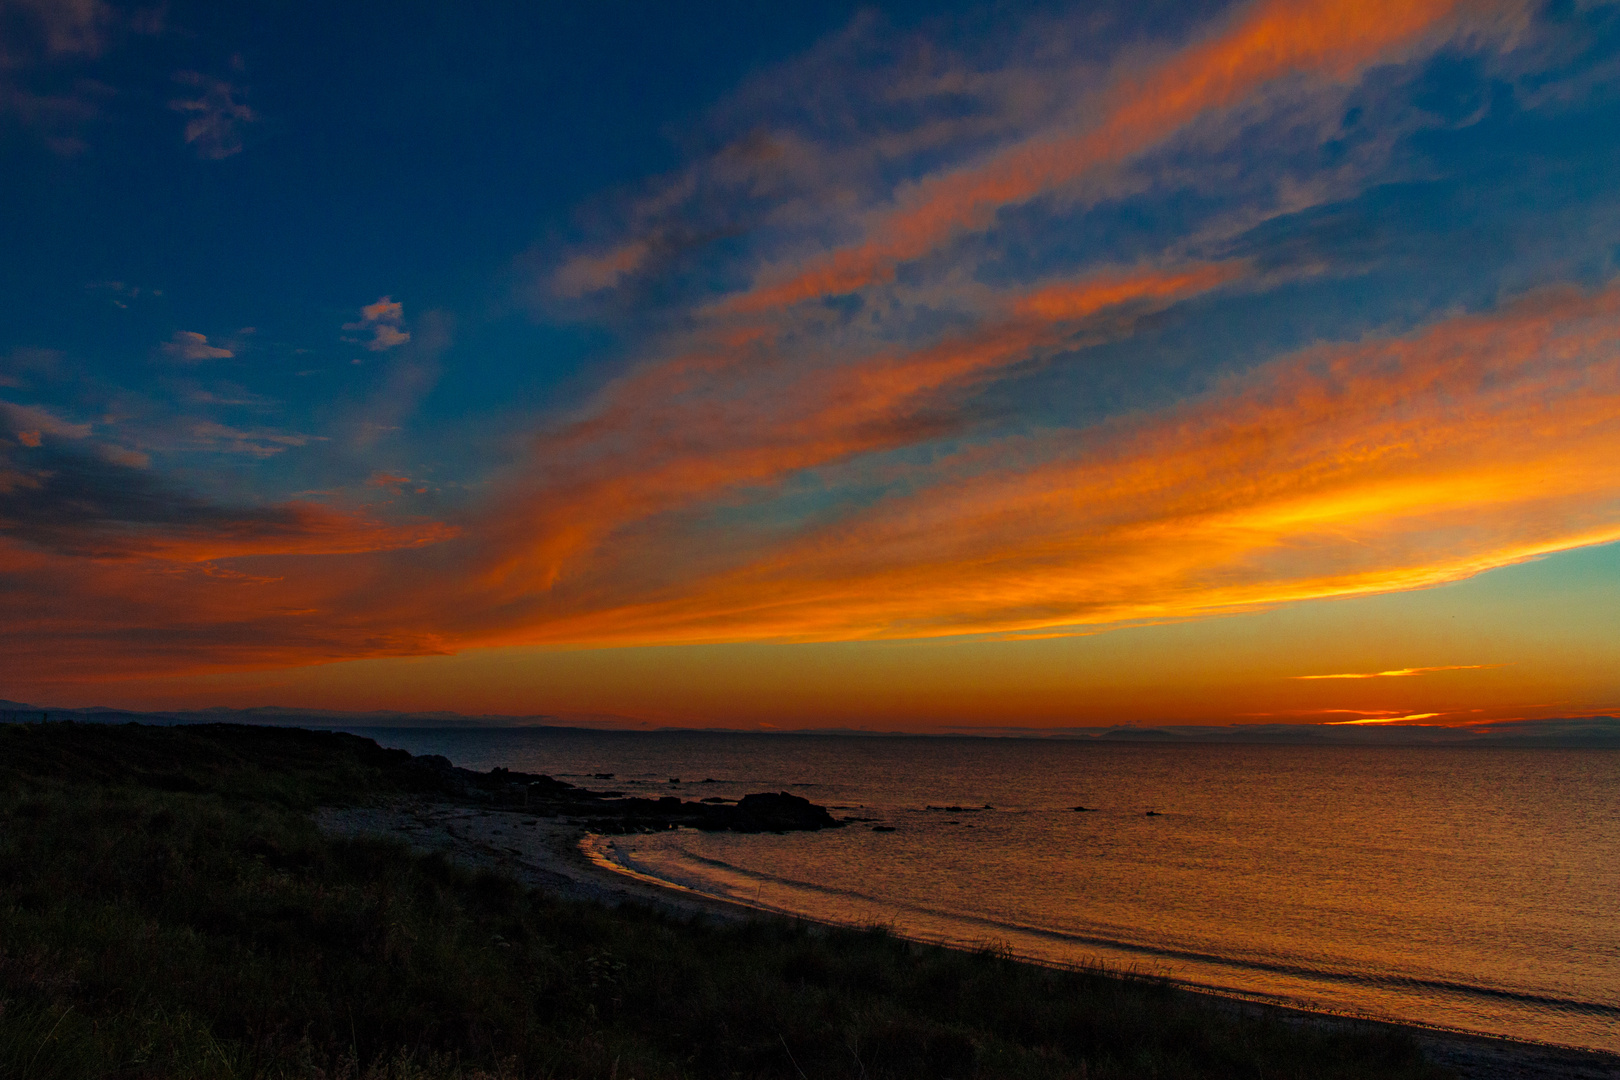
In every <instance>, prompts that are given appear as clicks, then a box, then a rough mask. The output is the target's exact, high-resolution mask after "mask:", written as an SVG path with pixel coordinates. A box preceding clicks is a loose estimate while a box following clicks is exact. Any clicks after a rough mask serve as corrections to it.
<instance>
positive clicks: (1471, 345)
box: [503, 287, 1620, 642]
mask: <svg viewBox="0 0 1620 1080" xmlns="http://www.w3.org/2000/svg"><path fill="white" fill-rule="evenodd" d="M1617 338H1620V288H1613V287H1611V288H1609V289H1606V290H1604V291H1602V292H1600V293H1598V294H1596V295H1590V296H1585V295H1580V294H1577V293H1574V292H1556V293H1547V294H1542V295H1538V296H1534V297H1531V298H1528V299H1526V300H1524V301H1522V302H1520V303H1518V304H1515V305H1513V306H1511V307H1509V308H1507V309H1505V310H1503V311H1500V312H1496V313H1492V314H1487V315H1477V316H1468V317H1463V318H1458V319H1453V320H1450V321H1447V322H1443V323H1440V324H1438V325H1436V326H1434V327H1431V328H1429V329H1427V330H1425V331H1422V332H1420V333H1416V334H1412V335H1409V336H1406V337H1401V338H1393V339H1386V340H1373V341H1368V342H1365V343H1362V344H1358V345H1350V346H1322V347H1318V348H1313V349H1309V350H1306V351H1305V352H1303V353H1300V354H1297V355H1294V356H1290V357H1286V358H1283V359H1280V360H1278V361H1275V362H1272V363H1270V364H1267V365H1263V366H1262V367H1261V368H1259V369H1257V370H1255V371H1254V372H1251V373H1250V374H1248V375H1246V376H1244V377H1242V378H1240V379H1234V380H1231V381H1229V382H1228V383H1227V384H1225V385H1224V386H1222V387H1220V388H1219V389H1218V390H1216V391H1214V392H1212V393H1211V394H1210V395H1208V396H1207V397H1206V398H1204V399H1203V400H1201V401H1196V402H1193V403H1189V404H1187V405H1185V406H1182V407H1180V408H1176V409H1172V410H1168V411H1166V412H1164V413H1162V414H1159V415H1155V416H1150V417H1137V418H1132V419H1127V420H1121V421H1115V422H1111V423H1108V424H1105V425H1101V426H1100V427H1098V428H1095V429H1092V430H1089V431H1084V432H1079V433H1075V434H1068V435H1063V436H1048V437H1042V438H1030V439H1024V440H1004V441H1002V442H999V443H994V444H986V445H982V446H979V447H977V448H975V449H972V450H968V451H963V452H961V453H959V454H958V455H956V456H955V457H954V458H952V459H950V460H948V461H946V462H942V463H934V464H932V465H930V466H929V467H928V470H927V477H925V476H923V475H919V476H917V477H915V478H914V480H915V482H917V483H918V484H920V485H922V486H921V487H920V489H919V490H918V491H917V492H916V493H915V494H913V495H910V496H908V497H904V498H895V499H891V500H885V501H881V502H879V503H877V504H876V505H875V506H873V507H872V508H871V509H869V510H867V511H865V512H862V513H860V514H858V515H855V516H853V517H850V518H847V519H844V520H842V521H839V522H836V523H832V524H828V525H824V526H822V527H820V528H816V529H814V530H812V531H810V532H809V533H805V534H798V535H795V536H793V537H791V538H790V539H787V540H784V541H782V542H779V543H776V544H774V545H767V546H765V547H764V548H760V549H757V550H748V551H742V552H739V551H735V550H731V549H729V548H728V549H727V550H725V551H724V552H723V556H724V557H725V558H730V559H732V560H734V561H736V565H734V566H732V567H730V568H725V567H723V566H722V567H717V568H715V569H713V570H711V571H708V572H707V573H706V574H705V576H704V577H703V578H702V579H701V580H699V581H693V580H691V579H690V578H678V577H676V576H675V575H673V574H661V573H660V572H659V570H658V568H659V566H661V565H678V566H683V567H690V566H698V567H705V568H706V567H714V566H715V564H716V562H717V561H723V560H722V557H721V555H717V554H716V553H715V551H716V545H715V542H714V536H713V535H712V534H711V533H708V532H705V531H704V530H703V529H702V528H701V527H699V526H697V525H695V524H694V523H693V522H691V521H687V522H680V521H669V522H666V523H665V526H664V527H662V528H651V529H648V530H647V531H645V532H644V533H640V534H634V533H625V534H622V535H621V536H620V537H619V538H618V540H617V541H616V542H615V543H614V544H611V545H604V546H602V547H601V548H599V549H597V550H595V551H594V552H593V553H592V556H591V558H589V559H587V560H585V561H583V562H582V563H581V564H580V565H579V566H578V567H576V568H575V569H574V571H573V573H572V578H573V580H569V578H568V577H565V576H558V577H555V578H553V579H551V581H550V588H551V589H552V592H551V593H550V595H549V596H548V603H547V604H546V605H544V608H545V612H546V614H545V616H544V617H542V618H537V619H536V620H535V621H534V622H533V623H532V624H531V625H530V626H528V627H523V628H520V627H514V628H513V629H512V631H511V632H510V633H508V634H506V635H504V636H503V640H513V641H574V642H581V641H590V642H611V641H626V642H627V641H647V642H650V641H719V640H735V639H746V638H780V639H837V638H845V639H848V638H872V637H899V636H917V635H936V634H964V633H987V632H1004V631H1008V630H1034V629H1040V628H1050V627H1056V626H1069V625H1098V624H1106V623H1110V622H1116V621H1121V620H1129V619H1156V618H1168V617H1185V616H1189V615H1201V614H1209V613H1214V612H1220V611H1232V610H1239V609H1242V608H1246V607H1252V606H1255V605H1269V604H1277V603H1284V602H1289V601H1295V600H1303V599H1311V598H1320V597H1330V596H1347V595H1357V594H1364V593H1371V592H1379V591H1389V590H1397V589H1411V588H1420V587H1424V586H1429V585H1435V584H1440V583H1443V582H1447V581H1454V580H1457V579H1459V578H1462V577H1467V576H1469V575H1472V574H1475V573H1478V572H1479V571H1481V570H1485V569H1488V568H1491V567H1495V566H1501V565H1505V564H1508V563H1513V562H1517V561H1522V560H1525V559H1529V558H1534V557H1536V556H1538V555H1541V554H1545V553H1548V552H1552V551H1557V550H1562V549H1566V548H1570V547H1577V546H1582V545H1586V544H1595V543H1603V542H1608V541H1612V540H1617V539H1620V353H1617V352H1616V350H1615V348H1614V342H1615V340H1616V339H1617ZM874 382H879V383H881V380H879V379H874ZM756 450H757V448H756ZM759 452H763V451H759ZM691 468H692V469H693V470H694V471H697V470H699V469H700V466H697V465H693V466H691ZM734 475H735V474H734ZM939 476H944V477H946V479H945V480H943V482H933V483H932V485H931V486H930V484H929V483H928V478H929V477H939ZM661 479H673V478H668V477H662V478H661ZM704 545H707V546H708V554H707V555H705V554H704V551H703V546H704ZM720 546H721V547H725V545H720ZM614 581H634V582H636V583H637V587H636V588H635V589H633V590H625V591H620V590H618V589H615V588H614V587H613V586H612V585H611V582H614Z"/></svg>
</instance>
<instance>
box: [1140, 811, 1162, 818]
mask: <svg viewBox="0 0 1620 1080" xmlns="http://www.w3.org/2000/svg"><path fill="white" fill-rule="evenodd" d="M1142 816H1143V817H1158V816H1159V812H1158V811H1157V810H1149V811H1148V812H1147V813H1145V814H1143V815H1142Z"/></svg>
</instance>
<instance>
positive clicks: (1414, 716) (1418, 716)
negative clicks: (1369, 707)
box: [1325, 712, 1443, 727]
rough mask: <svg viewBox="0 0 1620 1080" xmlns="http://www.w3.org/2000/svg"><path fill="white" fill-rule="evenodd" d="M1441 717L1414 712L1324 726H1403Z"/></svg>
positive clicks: (1434, 714)
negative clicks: (1412, 722)
mask: <svg viewBox="0 0 1620 1080" xmlns="http://www.w3.org/2000/svg"><path fill="white" fill-rule="evenodd" d="M1441 715H1443V714H1442V713H1437V712H1415V713H1407V714H1406V715H1405V716H1386V717H1382V718H1373V717H1368V718H1367V719H1365V720H1329V721H1328V722H1327V724H1326V725H1325V726H1326V727H1353V726H1358V725H1361V724H1404V723H1406V722H1407V721H1409V720H1432V719H1434V718H1435V717H1436V716H1441Z"/></svg>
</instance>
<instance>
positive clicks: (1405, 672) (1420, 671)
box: [1291, 664, 1502, 680]
mask: <svg viewBox="0 0 1620 1080" xmlns="http://www.w3.org/2000/svg"><path fill="white" fill-rule="evenodd" d="M1501 666H1502V665H1501V664H1441V665H1439V666H1437V667H1409V668H1396V669H1394V670H1393V671H1360V672H1349V673H1346V674H1342V675H1294V676H1291V678H1294V679H1303V680H1309V679H1402V678H1406V677H1407V676H1409V675H1427V674H1428V673H1429V672H1431V671H1483V670H1486V669H1488V668H1499V667H1501Z"/></svg>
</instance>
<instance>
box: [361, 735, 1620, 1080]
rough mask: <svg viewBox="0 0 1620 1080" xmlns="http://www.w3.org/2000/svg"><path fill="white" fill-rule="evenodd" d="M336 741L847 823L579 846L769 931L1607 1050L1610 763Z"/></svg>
mask: <svg viewBox="0 0 1620 1080" xmlns="http://www.w3.org/2000/svg"><path fill="white" fill-rule="evenodd" d="M353 730H356V731H358V732H359V733H361V734H366V735H369V736H371V737H373V738H376V739H377V740H378V741H379V742H381V743H383V744H384V745H387V746H397V747H402V748H404V749H406V750H409V751H411V752H412V753H414V754H443V755H444V756H446V757H448V758H450V759H451V760H452V761H453V762H455V763H456V764H458V765H462V766H465V767H467V768H472V769H478V770H486V769H489V768H492V767H494V766H498V765H499V766H506V767H507V768H511V769H518V770H522V771H525V772H535V773H546V774H549V775H551V776H554V777H557V778H558V779H563V780H567V781H569V782H571V783H574V784H577V785H580V786H584V787H590V788H592V789H594V790H608V789H611V790H616V791H623V792H625V793H627V794H634V795H650V796H662V795H670V794H675V795H679V796H681V797H682V798H683V799H701V798H723V799H736V798H739V797H741V796H742V795H745V794H748V793H750V792H756V791H786V792H790V793H793V794H796V795H801V796H803V797H805V798H807V799H809V800H810V801H812V802H815V803H819V804H822V805H825V806H827V807H829V808H831V809H832V811H833V813H834V815H835V816H837V817H839V818H844V819H851V820H850V823H849V824H848V825H847V826H846V827H845V828H842V829H836V830H827V831H822V832H814V833H790V834H762V835H741V834H735V833H703V832H697V831H694V830H690V829H680V830H676V831H672V832H665V833H657V834H647V835H641V836H628V837H612V838H599V839H597V840H595V841H592V842H591V843H592V844H593V845H594V850H595V853H596V855H597V856H598V857H599V858H600V859H602V860H604V861H606V862H608V863H610V864H611V865H613V866H615V867H616V868H620V869H622V870H624V871H626V872H629V873H635V874H641V875H646V876H648V877H652V878H656V879H658V880H661V881H664V882H668V883H670V884H672V885H676V886H679V887H681V888H685V889H692V890H695V891H698V892H701V893H707V894H710V895H713V896H717V897H724V898H726V899H730V900H735V901H740V902H742V903H745V904H750V905H754V906H756V907H759V908H762V909H766V910H769V911H774V912H779V913H783V914H786V915H792V916H802V917H806V918H811V919H816V920H821V921H825V922H832V923H840V924H848V925H855V926H873V925H878V926H884V927H888V928H890V929H891V930H893V931H894V932H896V933H898V934H903V935H906V936H909V937H914V938H918V939H925V940H930V941H939V942H946V943H951V944H958V945H964V946H968V947H974V948H979V947H988V948H993V949H997V950H1003V951H1007V952H1010V953H1012V954H1013V955H1017V956H1021V957H1026V958H1029V959H1032V960H1036V961H1040V962H1045V963H1053V964H1064V965H1102V966H1104V967H1107V968H1110V969H1113V970H1119V971H1136V972H1141V973H1146V974H1150V975H1157V976H1163V977H1166V978H1169V979H1171V980H1174V981H1176V982H1179V983H1182V984H1185V985H1188V986H1191V987H1194V988H1198V989H1203V990H1209V991H1214V992H1218V993H1221V994H1226V995H1231V996H1235V997H1240V998H1245V999H1249V1000H1254V1001H1264V1002H1269V1003H1274V1004H1280V1005H1287V1006H1294V1007H1299V1008H1304V1009H1311V1010H1317V1011H1327V1012H1334V1013H1341V1014H1347V1015H1355V1016H1366V1017H1372V1018H1377V1019H1386V1020H1394V1021H1400V1022H1404V1023H1413V1024H1420V1025H1427V1026H1431V1027H1439V1028H1448V1029H1453V1030H1461V1031H1468V1032H1477V1033H1482V1034H1489V1035H1502V1036H1509V1037H1513V1038H1519V1039H1530V1040H1537V1041H1542V1042H1548V1043H1555V1044H1560V1045H1566V1046H1574V1047H1583V1048H1589V1049H1599V1050H1608V1051H1616V1052H1620V750H1616V749H1612V748H1611V749H1546V748H1520V747H1514V748H1504V747H1477V746H1405V747H1381V746H1278V745H1203V744H1173V745H1159V744H1152V743H1130V742H1106V741H1094V740H1056V739H1012V738H1008V739H996V738H950V737H871V736H858V735H852V736H844V735H793V734H752V733H723V732H655V733H645V732H611V731H585V730H561V729H551V728H538V729H537V728H519V729H482V730H465V729H455V730H425V729H353ZM603 774H611V778H608V777H607V776H606V775H603ZM1077 807H1084V808H1085V809H1084V810H1080V809H1076V808H1077Z"/></svg>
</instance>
